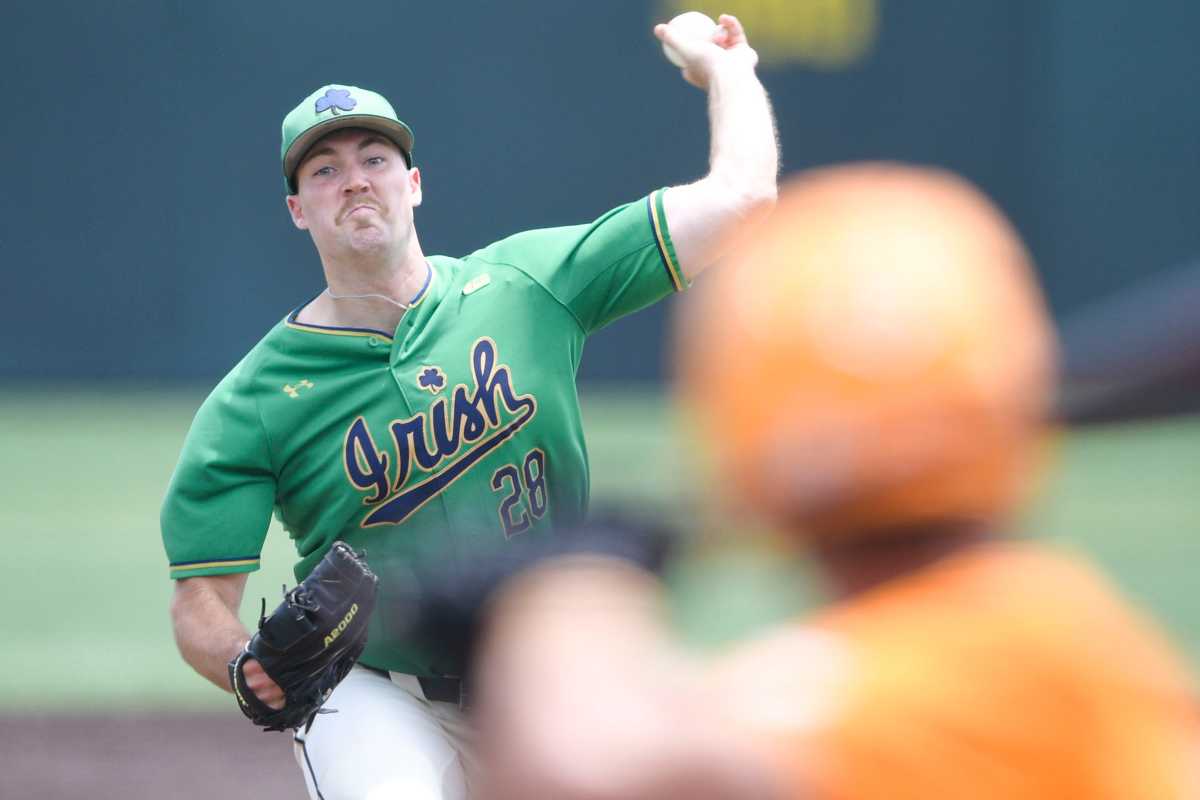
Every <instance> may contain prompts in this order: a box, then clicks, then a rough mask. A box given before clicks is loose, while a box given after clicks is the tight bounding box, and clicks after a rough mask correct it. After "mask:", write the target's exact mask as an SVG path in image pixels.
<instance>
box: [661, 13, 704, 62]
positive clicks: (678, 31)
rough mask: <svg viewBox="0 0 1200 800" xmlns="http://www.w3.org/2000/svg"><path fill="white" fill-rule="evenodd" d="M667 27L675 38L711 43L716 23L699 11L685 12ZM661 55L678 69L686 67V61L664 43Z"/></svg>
mask: <svg viewBox="0 0 1200 800" xmlns="http://www.w3.org/2000/svg"><path fill="white" fill-rule="evenodd" d="M667 27H669V28H670V29H671V32H672V33H674V34H675V35H676V36H678V37H680V38H684V39H702V40H704V41H706V42H711V41H712V36H713V33H715V32H716V30H717V23H715V22H713V20H712V17H710V16H708V15H707V14H702V13H701V12H699V11H685V12H684V13H682V14H680V15H679V16H677V17H675V18H674V19H672V20H671V21H670V22H668V23H667ZM662 49H663V55H665V56H666V57H667V61H670V62H671V63H672V64H674V65H675V66H677V67H679V68H680V69H684V68H685V67H687V61H685V60H684V58H683V56H682V55H680V53H679V51H678V50H676V49H675V48H674V47H671V45H669V44H667V43H666V42H663V43H662Z"/></svg>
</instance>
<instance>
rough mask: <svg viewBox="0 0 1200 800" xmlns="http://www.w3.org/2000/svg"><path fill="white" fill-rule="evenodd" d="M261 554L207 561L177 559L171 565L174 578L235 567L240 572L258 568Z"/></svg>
mask: <svg viewBox="0 0 1200 800" xmlns="http://www.w3.org/2000/svg"><path fill="white" fill-rule="evenodd" d="M259 560H260V556H239V557H237V558H223V559H216V560H207V561H177V562H173V563H172V564H171V566H170V570H171V577H172V578H188V577H191V573H199V572H201V571H204V570H212V569H222V570H228V569H233V570H236V571H238V572H249V571H251V570H256V569H258V562H259Z"/></svg>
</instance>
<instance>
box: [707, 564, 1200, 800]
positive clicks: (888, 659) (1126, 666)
mask: <svg viewBox="0 0 1200 800" xmlns="http://www.w3.org/2000/svg"><path fill="white" fill-rule="evenodd" d="M717 674H718V676H719V685H720V686H722V687H724V688H723V689H722V691H721V696H722V697H723V698H724V699H725V700H727V701H729V702H730V703H731V704H733V708H732V711H731V713H732V714H733V715H734V716H735V717H736V718H737V720H738V722H739V723H740V724H745V725H747V726H748V727H749V729H750V732H751V733H752V735H754V736H757V737H760V738H761V740H762V742H763V744H764V748H765V751H766V752H767V753H768V754H769V758H770V759H772V760H773V761H774V762H775V764H776V765H777V766H781V767H782V772H784V773H786V775H787V779H788V781H789V782H794V784H795V792H794V793H793V794H794V796H798V797H800V796H802V797H814V796H815V797H817V798H834V799H835V800H860V798H890V799H891V800H904V799H905V798H913V799H914V800H916V798H920V799H921V800H930V798H937V799H939V800H940V799H941V798H972V799H973V800H976V799H978V800H988V799H990V798H997V800H999V798H1004V799H1005V800H1014V799H1016V798H1055V800H1058V799H1060V798H1113V800H1118V799H1119V800H1129V799H1130V798H1139V800H1150V799H1152V798H1178V797H1193V796H1200V794H1198V793H1197V786H1196V782H1195V779H1196V778H1197V775H1198V771H1197V768H1196V759H1197V756H1198V755H1200V747H1198V745H1200V737H1198V736H1197V725H1196V722H1197V717H1196V705H1195V698H1194V696H1193V695H1192V693H1191V689H1190V685H1189V681H1188V677H1187V674H1186V671H1185V670H1184V668H1183V667H1182V665H1181V661H1180V660H1179V659H1178V658H1177V657H1176V656H1175V655H1174V654H1173V652H1172V651H1171V649H1170V648H1169V647H1168V645H1167V644H1166V643H1165V641H1164V640H1163V639H1162V638H1161V637H1160V636H1159V634H1158V633H1157V631H1156V630H1155V628H1154V627H1153V626H1152V625H1150V624H1149V623H1148V622H1147V621H1146V620H1144V619H1143V618H1142V617H1140V616H1139V615H1138V614H1136V613H1135V612H1133V611H1132V610H1131V609H1130V608H1129V607H1128V606H1127V605H1126V604H1125V603H1124V602H1123V601H1122V600H1121V599H1119V597H1118V595H1117V594H1116V593H1115V592H1114V591H1113V590H1112V589H1111V588H1110V587H1109V586H1108V585H1107V584H1106V583H1105V582H1104V581H1103V580H1102V579H1101V578H1099V576H1098V575H1097V574H1096V573H1094V572H1093V571H1092V570H1090V569H1088V568H1087V567H1085V566H1083V565H1081V564H1080V563H1079V562H1077V561H1075V560H1073V559H1071V558H1069V557H1066V556H1063V555H1059V554H1055V553H1054V552H1053V551H1051V550H1049V549H1048V548H1040V547H1036V546H1032V545H1025V544H999V545H986V546H981V547H979V548H976V549H974V550H972V551H970V552H968V553H965V554H960V555H956V556H953V557H950V558H947V559H945V560H944V561H942V562H939V563H937V564H935V565H933V566H931V567H929V568H927V569H925V570H923V571H921V572H920V573H918V574H914V575H912V576H910V577H907V578H904V579H902V580H897V581H893V582H892V583H890V584H887V585H885V586H881V587H879V588H877V589H875V590H873V591H870V592H867V593H864V594H862V595H860V596H858V597H856V598H854V599H852V600H850V601H848V602H845V603H843V604H841V605H838V606H833V607H830V608H829V609H828V610H826V611H825V612H823V613H822V614H821V615H820V616H819V617H817V618H815V619H813V620H810V621H808V622H807V623H806V624H804V625H794V626H790V627H788V628H785V629H784V630H782V631H779V632H776V633H773V634H770V635H768V636H765V637H763V638H761V639H760V640H758V641H755V642H753V643H751V644H747V645H745V646H742V647H740V648H739V649H738V651H737V652H736V653H735V654H733V655H732V657H731V658H730V659H729V660H728V661H727V662H726V663H725V664H723V665H722V668H721V669H720V670H719V671H718V673H717ZM724 681H728V683H724Z"/></svg>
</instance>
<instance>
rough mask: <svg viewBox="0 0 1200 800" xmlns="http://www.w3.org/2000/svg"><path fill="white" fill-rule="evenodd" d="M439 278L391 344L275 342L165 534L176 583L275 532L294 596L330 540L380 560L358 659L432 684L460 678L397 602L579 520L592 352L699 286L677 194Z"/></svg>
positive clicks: (221, 403)
mask: <svg viewBox="0 0 1200 800" xmlns="http://www.w3.org/2000/svg"><path fill="white" fill-rule="evenodd" d="M428 264H429V277H428V280H427V283H426V286H425V288H424V289H423V290H422V292H421V294H420V295H419V296H418V298H417V299H416V300H415V301H414V302H413V304H412V305H411V307H410V308H409V309H408V311H407V312H406V313H405V314H404V316H403V318H402V319H401V321H400V324H399V325H398V326H397V328H396V330H395V331H393V332H384V331H375V330H362V329H347V328H326V327H319V326H315V325H307V324H303V323H299V322H297V321H296V314H297V312H292V313H291V314H290V315H289V316H288V317H286V318H285V319H284V320H282V321H281V322H280V323H279V324H278V325H276V326H275V327H274V328H273V329H272V330H271V331H270V332H269V333H268V334H267V335H266V336H265V337H264V338H263V339H262V341H260V342H259V343H258V344H257V345H256V346H255V347H254V349H252V350H251V351H250V352H249V353H248V354H247V355H246V357H245V358H243V359H242V361H241V362H240V363H239V364H238V365H237V366H236V367H234V369H233V370H232V371H231V372H230V373H229V374H228V375H227V376H226V377H225V378H224V379H223V380H222V381H221V382H220V383H219V384H218V385H217V387H216V388H215V389H214V390H213V392H212V394H210V395H209V397H208V398H207V399H206V400H205V402H204V403H203V405H202V406H201V407H200V410H199V411H198V412H197V414H196V417H195V420H194V421H193V423H192V427H191V430H190V431H189V433H188V437H187V441H186V442H185V444H184V447H183V452H182V454H181V455H180V459H179V463H178V465H177V467H176V469H175V473H174V475H173V476H172V479H171V483H170V487H169V488H168V490H167V496H166V500H165V501H164V504H163V509H162V519H161V522H162V536H163V543H164V545H165V547H166V552H167V557H168V559H169V561H170V573H171V576H172V577H173V578H187V577H192V576H197V575H220V574H226V573H233V572H247V571H251V570H255V569H257V568H258V564H259V556H260V553H261V549H262V544H263V541H264V540H265V538H266V532H267V528H268V524H269V522H270V517H271V514H272V513H274V514H275V515H276V516H277V517H278V518H279V519H280V521H281V522H282V524H283V526H284V528H285V529H286V530H287V531H288V532H289V534H290V535H291V537H292V538H293V540H294V543H295V545H296V550H297V553H298V556H299V561H298V562H297V563H296V566H295V573H296V578H297V580H300V579H302V578H303V577H304V576H305V575H307V574H308V572H309V571H310V570H311V569H312V568H313V566H314V565H315V564H316V563H317V561H319V560H320V559H321V557H322V556H323V555H324V554H325V552H326V550H328V548H329V546H330V544H331V543H332V542H334V541H335V540H338V539H342V540H344V541H346V542H347V543H349V544H350V545H351V546H352V547H354V548H355V549H357V550H359V551H362V552H365V554H366V559H367V561H368V563H369V564H370V565H371V567H372V569H374V570H375V572H376V573H377V574H378V575H379V576H380V589H379V602H378V603H377V605H376V610H375V613H374V615H373V618H372V623H371V630H370V634H369V642H368V645H367V649H366V651H365V652H364V654H363V656H362V659H361V660H362V662H363V663H365V664H367V665H369V666H373V667H377V668H381V669H390V670H394V671H398V672H407V673H412V674H417V675H436V674H454V671H455V668H456V665H454V664H452V663H450V662H449V661H448V658H449V657H448V656H447V654H446V653H444V652H441V650H442V649H443V648H441V647H439V646H438V644H437V643H436V642H415V641H413V640H412V639H411V638H410V637H407V636H405V635H402V634H400V633H398V631H402V630H404V629H405V626H404V625H403V624H401V622H402V621H403V619H404V617H403V615H404V614H405V613H406V611H407V608H406V606H407V605H408V604H407V603H406V602H405V597H404V595H403V592H402V591H401V588H400V587H401V586H408V587H411V584H412V581H411V578H412V577H413V570H420V569H421V567H420V565H421V564H423V563H426V564H427V563H429V562H430V560H431V559H433V560H439V561H440V566H441V567H442V568H443V571H444V567H445V563H444V561H445V559H447V558H451V559H452V558H454V557H455V556H454V554H455V553H461V552H463V551H464V550H466V549H469V548H479V547H484V546H489V547H490V546H493V545H494V544H495V543H496V542H503V541H504V538H505V537H513V536H529V535H544V534H545V533H546V532H548V531H551V530H552V529H553V528H554V527H556V526H559V525H565V524H571V523H574V522H578V521H579V520H580V519H581V518H582V517H583V515H584V513H585V511H586V507H587V500H588V462H587V452H586V448H585V445H584V437H583V429H582V423H581V419H580V409H579V399H578V394H577V391H576V386H575V374H576V371H577V369H578V367H579V360H580V356H581V354H582V350H583V343H584V340H585V339H586V337H587V336H588V334H590V333H591V332H592V331H595V330H597V329H599V328H601V327H603V326H604V325H606V324H608V323H609V322H612V321H613V320H615V319H617V318H618V317H621V316H623V315H625V314H629V313H631V312H633V311H636V310H637V309H640V308H642V307H644V306H646V305H648V304H650V303H652V302H654V301H656V300H658V299H660V298H662V297H664V296H665V295H667V294H669V293H670V292H672V291H676V290H679V289H681V288H683V286H684V279H683V276H682V273H681V272H680V270H679V267H678V263H677V261H676V258H675V253H674V248H673V245H672V243H671V238H670V235H669V233H668V230H667V225H666V219H665V216H664V214H663V205H662V191H656V192H654V193H652V194H651V195H650V196H649V197H648V198H645V199H644V200H642V201H640V202H636V203H631V204H629V205H625V206H621V207H619V208H617V209H614V210H613V211H610V212H609V213H607V214H605V215H604V216H602V217H600V218H599V219H598V220H596V221H595V222H593V223H591V224H589V225H579V226H571V227H563V228H548V229H543V230H534V231H527V232H524V233H519V234H516V235H515V236H511V237H509V238H507V239H504V240H502V241H500V242H498V243H496V244H493V245H491V246H489V247H486V248H484V249H482V250H479V251H477V252H475V253H472V254H471V255H469V256H466V257H465V258H462V259H455V258H446V257H441V256H434V257H431V258H429V259H428ZM417 577H419V576H417ZM406 579H407V582H406Z"/></svg>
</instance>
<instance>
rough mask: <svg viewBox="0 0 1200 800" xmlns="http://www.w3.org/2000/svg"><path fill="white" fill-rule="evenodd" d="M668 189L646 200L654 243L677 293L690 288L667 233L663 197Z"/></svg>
mask: <svg viewBox="0 0 1200 800" xmlns="http://www.w3.org/2000/svg"><path fill="white" fill-rule="evenodd" d="M665 193H666V189H658V190H656V191H653V192H651V193H650V196H649V197H647V198H646V210H647V212H648V213H649V215H650V227H651V229H652V230H653V231H654V242H655V244H656V245H658V255H659V257H661V258H662V262H663V266H664V267H665V268H666V270H667V277H668V278H670V279H671V285H672V286H674V287H675V291H677V292H682V291H683V290H684V289H686V288H687V287H688V282H687V279H686V278H685V277H684V276H683V269H682V267H680V266H679V257H678V256H677V255H675V245H674V243H673V242H672V241H671V235H670V234H669V233H668V232H667V213H666V210H665V209H664V207H663V195H664V194H665Z"/></svg>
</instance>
